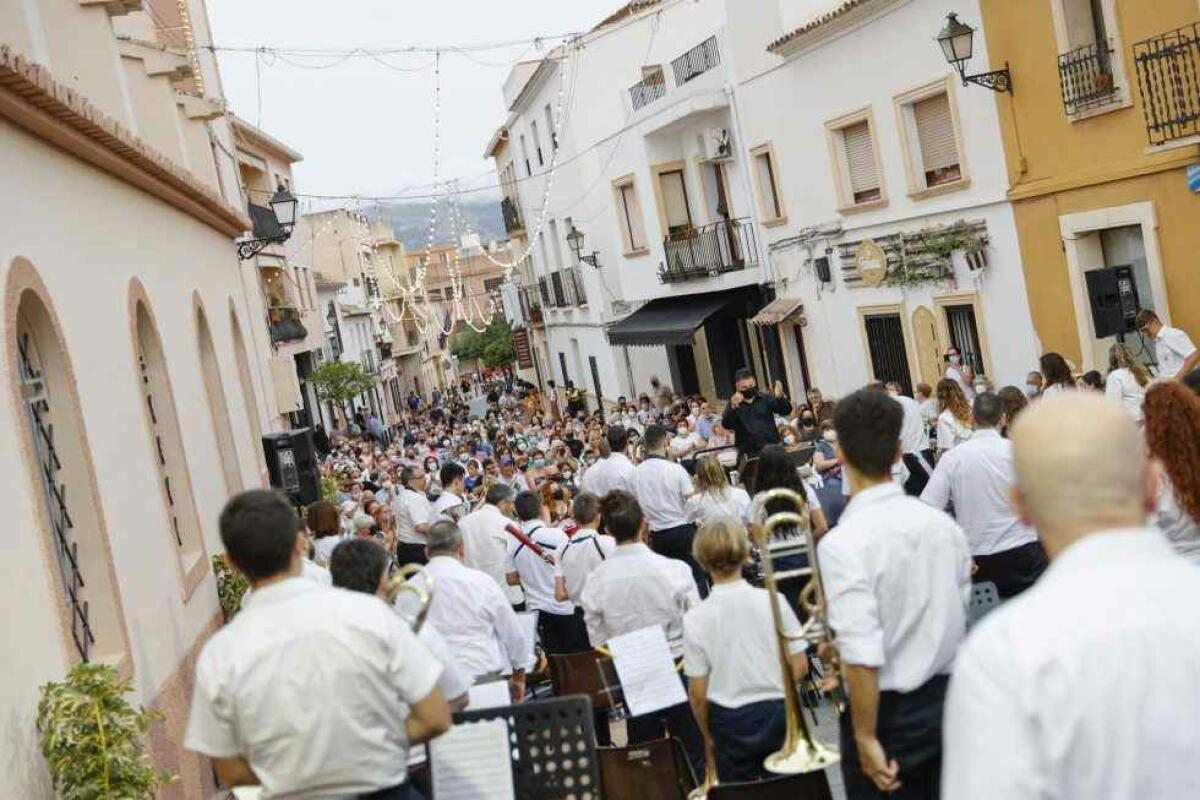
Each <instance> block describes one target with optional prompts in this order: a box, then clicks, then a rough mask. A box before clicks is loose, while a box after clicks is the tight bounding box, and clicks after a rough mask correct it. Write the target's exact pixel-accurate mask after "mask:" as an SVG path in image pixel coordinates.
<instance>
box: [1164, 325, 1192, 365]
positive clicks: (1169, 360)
mask: <svg viewBox="0 0 1200 800" xmlns="http://www.w3.org/2000/svg"><path fill="white" fill-rule="evenodd" d="M1195 352H1196V345H1194V344H1192V340H1191V338H1189V337H1188V335H1187V334H1186V333H1184V332H1183V331H1181V330H1180V329H1179V328H1170V327H1167V326H1166V325H1163V326H1162V328H1160V329H1159V331H1158V336H1155V337H1154V355H1155V357H1156V358H1157V359H1158V377H1160V378H1174V377H1175V375H1176V374H1178V372H1179V370H1181V369H1183V362H1185V361H1187V360H1188V358H1190V357H1191V355H1192V353H1195Z"/></svg>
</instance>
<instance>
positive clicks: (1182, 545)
mask: <svg viewBox="0 0 1200 800" xmlns="http://www.w3.org/2000/svg"><path fill="white" fill-rule="evenodd" d="M1156 522H1157V524H1158V529H1159V530H1160V531H1162V532H1163V534H1164V535H1165V536H1166V537H1167V541H1168V542H1170V543H1171V547H1173V548H1175V552H1177V553H1179V555H1181V556H1183V557H1184V558H1186V559H1187V560H1189V561H1191V562H1192V563H1193V564H1200V522H1198V521H1197V520H1195V519H1193V518H1192V515H1191V514H1189V513H1188V511H1187V509H1186V508H1184V507H1183V506H1181V505H1179V498H1178V497H1176V496H1175V489H1174V487H1173V486H1171V480H1170V479H1169V478H1168V477H1167V476H1166V475H1165V474H1164V475H1163V476H1162V479H1161V480H1160V481H1159V484H1158V512H1157V515H1156Z"/></svg>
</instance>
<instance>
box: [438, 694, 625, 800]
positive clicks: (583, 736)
mask: <svg viewBox="0 0 1200 800" xmlns="http://www.w3.org/2000/svg"><path fill="white" fill-rule="evenodd" d="M492 719H502V720H504V721H505V722H507V723H508V738H509V742H511V744H512V755H513V765H512V769H513V788H514V791H515V794H516V796H517V797H519V798H521V800H602V798H603V797H604V790H603V786H602V784H601V782H600V764H599V762H598V761H597V759H596V734H595V731H594V730H593V728H592V724H593V723H592V701H591V698H589V697H588V696H587V695H582V694H578V695H571V696H569V697H558V698H554V699H553V700H534V701H530V702H527V703H521V704H520V705H515V706H501V707H499V708H485V709H480V710H479V711H464V712H462V713H461V714H458V715H456V716H455V722H456V723H457V722H479V721H483V720H492ZM431 766H432V767H433V768H434V769H436V768H437V767H436V765H435V764H433V765H431ZM434 800H437V798H436V797H435V798H434Z"/></svg>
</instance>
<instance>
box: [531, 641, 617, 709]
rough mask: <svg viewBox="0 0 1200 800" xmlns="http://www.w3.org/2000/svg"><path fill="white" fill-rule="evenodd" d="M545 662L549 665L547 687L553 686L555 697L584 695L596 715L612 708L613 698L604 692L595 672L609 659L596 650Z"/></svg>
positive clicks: (603, 686)
mask: <svg viewBox="0 0 1200 800" xmlns="http://www.w3.org/2000/svg"><path fill="white" fill-rule="evenodd" d="M547 658H548V659H549V661H550V683H551V684H552V685H553V686H554V694H556V695H558V696H559V697H564V696H566V695H569V694H586V695H587V696H588V697H590V698H592V708H594V709H596V710H597V711H601V710H605V709H608V708H611V707H612V705H613V702H612V696H611V694H610V693H609V692H607V691H605V689H606V687H605V685H604V683H603V681H602V679H601V671H600V669H599V668H598V664H599V663H600V662H603V661H611V660H612V659H610V658H609V657H608V656H606V655H604V654H603V653H600V652H597V651H595V650H588V651H585V652H583V653H565V654H561V655H550V656H547Z"/></svg>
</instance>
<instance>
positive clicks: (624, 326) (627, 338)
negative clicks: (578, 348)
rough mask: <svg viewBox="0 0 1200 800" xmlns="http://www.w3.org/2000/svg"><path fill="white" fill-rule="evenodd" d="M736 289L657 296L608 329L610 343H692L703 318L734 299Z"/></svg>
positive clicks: (636, 344) (648, 344)
mask: <svg viewBox="0 0 1200 800" xmlns="http://www.w3.org/2000/svg"><path fill="white" fill-rule="evenodd" d="M738 299H741V296H740V295H739V294H738V293H737V292H711V293H705V294H686V295H680V296H678V297H659V298H657V299H654V300H651V301H650V302H649V303H646V305H644V306H642V307H641V308H639V309H638V310H637V311H635V312H633V313H632V314H630V315H629V316H628V317H626V318H625V319H623V320H621V321H620V322H617V323H614V324H613V325H612V326H611V327H610V328H609V329H608V342H609V344H616V345H632V346H635V347H636V346H641V347H650V346H653V345H664V344H691V343H692V334H694V333H695V332H696V329H697V328H699V327H700V326H701V325H703V324H704V321H705V320H706V319H708V318H709V317H711V316H712V315H713V314H715V313H717V312H718V311H720V310H721V309H723V308H724V307H725V306H727V305H729V304H730V303H732V302H733V301H735V300H738Z"/></svg>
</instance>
